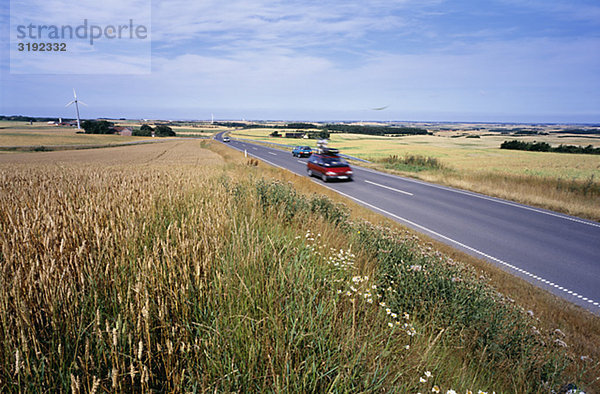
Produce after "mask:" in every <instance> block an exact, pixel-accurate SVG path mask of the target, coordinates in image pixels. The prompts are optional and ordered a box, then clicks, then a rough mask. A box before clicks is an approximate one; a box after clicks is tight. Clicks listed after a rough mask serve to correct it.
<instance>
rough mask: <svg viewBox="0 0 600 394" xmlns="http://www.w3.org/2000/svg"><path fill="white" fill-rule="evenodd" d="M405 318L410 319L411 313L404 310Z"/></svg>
mask: <svg viewBox="0 0 600 394" xmlns="http://www.w3.org/2000/svg"><path fill="white" fill-rule="evenodd" d="M404 318H405V319H406V320H408V319H410V315H409V314H408V313H406V312H404Z"/></svg>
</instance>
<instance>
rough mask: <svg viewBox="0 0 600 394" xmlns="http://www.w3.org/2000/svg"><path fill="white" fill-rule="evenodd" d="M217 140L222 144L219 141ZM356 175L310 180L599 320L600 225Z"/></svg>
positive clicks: (242, 145) (266, 154)
mask: <svg viewBox="0 0 600 394" xmlns="http://www.w3.org/2000/svg"><path fill="white" fill-rule="evenodd" d="M215 138H216V139H217V140H221V141H222V133H221V134H218V135H217V136H216V137H215ZM228 145H229V146H231V147H232V148H235V149H238V150H240V151H242V152H243V151H246V152H247V154H248V155H249V156H253V157H255V158H258V159H261V160H263V161H265V162H267V163H269V164H271V165H274V166H277V167H281V168H285V169H287V170H289V171H292V172H294V173H296V174H298V175H303V176H305V175H306V160H307V159H299V158H296V157H293V156H292V154H291V153H290V152H289V151H284V150H280V149H275V148H269V147H265V146H262V145H257V144H253V143H249V142H245V141H243V140H235V139H232V140H231V142H229V143H228ZM353 170H354V181H353V182H335V183H333V182H331V183H324V182H322V181H321V180H320V179H317V178H313V179H314V180H315V182H317V183H321V184H322V185H323V186H325V187H328V188H330V189H332V190H334V191H336V192H337V193H339V194H341V195H343V196H346V197H348V198H350V199H352V200H354V201H356V202H357V203H359V204H362V205H364V206H366V207H368V208H370V209H372V210H374V211H376V212H379V213H381V214H383V215H385V216H387V217H389V218H392V219H394V220H396V221H398V222H400V223H402V224H405V225H407V226H408V227H411V228H413V229H415V230H417V231H419V232H421V233H424V234H427V235H428V236H431V237H432V238H435V239H437V240H439V241H441V242H444V243H446V244H448V245H451V246H453V247H455V248H457V249H461V250H463V251H465V252H467V253H469V254H471V255H473V256H476V257H479V258H484V259H485V260H488V261H490V262H492V263H495V264H497V265H499V266H501V267H503V268H504V269H506V270H507V271H509V272H511V273H513V274H516V275H518V276H520V277H522V278H524V279H526V280H527V281H529V282H531V283H533V284H535V285H537V286H539V287H541V288H543V289H546V290H548V291H550V292H551V293H553V294H556V295H558V296H560V297H562V298H565V299H567V300H569V301H571V302H573V303H575V304H577V305H580V306H582V307H584V308H586V309H588V310H589V311H591V312H593V313H594V314H597V315H600V223H596V222H592V221H588V220H584V219H580V218H577V217H573V216H568V215H564V214H560V213H557V212H552V211H547V210H544V209H540V208H534V207H529V206H526V205H522V204H518V203H514V202H511V201H506V200H501V199H497V198H493V197H489V196H485V195H482V194H477V193H473V192H469V191H464V190H459V189H453V188H449V187H445V186H440V185H435V184H431V183H427V182H422V181H418V180H415V179H410V178H403V177H399V176H395V175H390V174H385V173H381V172H377V171H373V170H371V169H367V168H361V167H358V166H353ZM599 209H600V208H599Z"/></svg>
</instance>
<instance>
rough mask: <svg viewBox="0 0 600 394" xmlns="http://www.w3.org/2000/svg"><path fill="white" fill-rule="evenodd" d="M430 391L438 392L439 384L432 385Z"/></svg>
mask: <svg viewBox="0 0 600 394" xmlns="http://www.w3.org/2000/svg"><path fill="white" fill-rule="evenodd" d="M431 391H432V392H433V393H439V392H440V388H439V386H438V385H437V384H436V385H435V386H433V387H432V388H431Z"/></svg>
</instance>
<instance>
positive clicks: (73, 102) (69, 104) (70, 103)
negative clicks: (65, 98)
mask: <svg viewBox="0 0 600 394" xmlns="http://www.w3.org/2000/svg"><path fill="white" fill-rule="evenodd" d="M74 102H75V101H71V102H70V103H69V104H67V105H65V107H68V106H69V105H71V104H73V103H74Z"/></svg>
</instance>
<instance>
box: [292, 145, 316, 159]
mask: <svg viewBox="0 0 600 394" xmlns="http://www.w3.org/2000/svg"><path fill="white" fill-rule="evenodd" d="M311 154H312V149H311V148H310V146H297V147H295V148H294V149H292V156H294V157H309V156H310V155H311Z"/></svg>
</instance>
